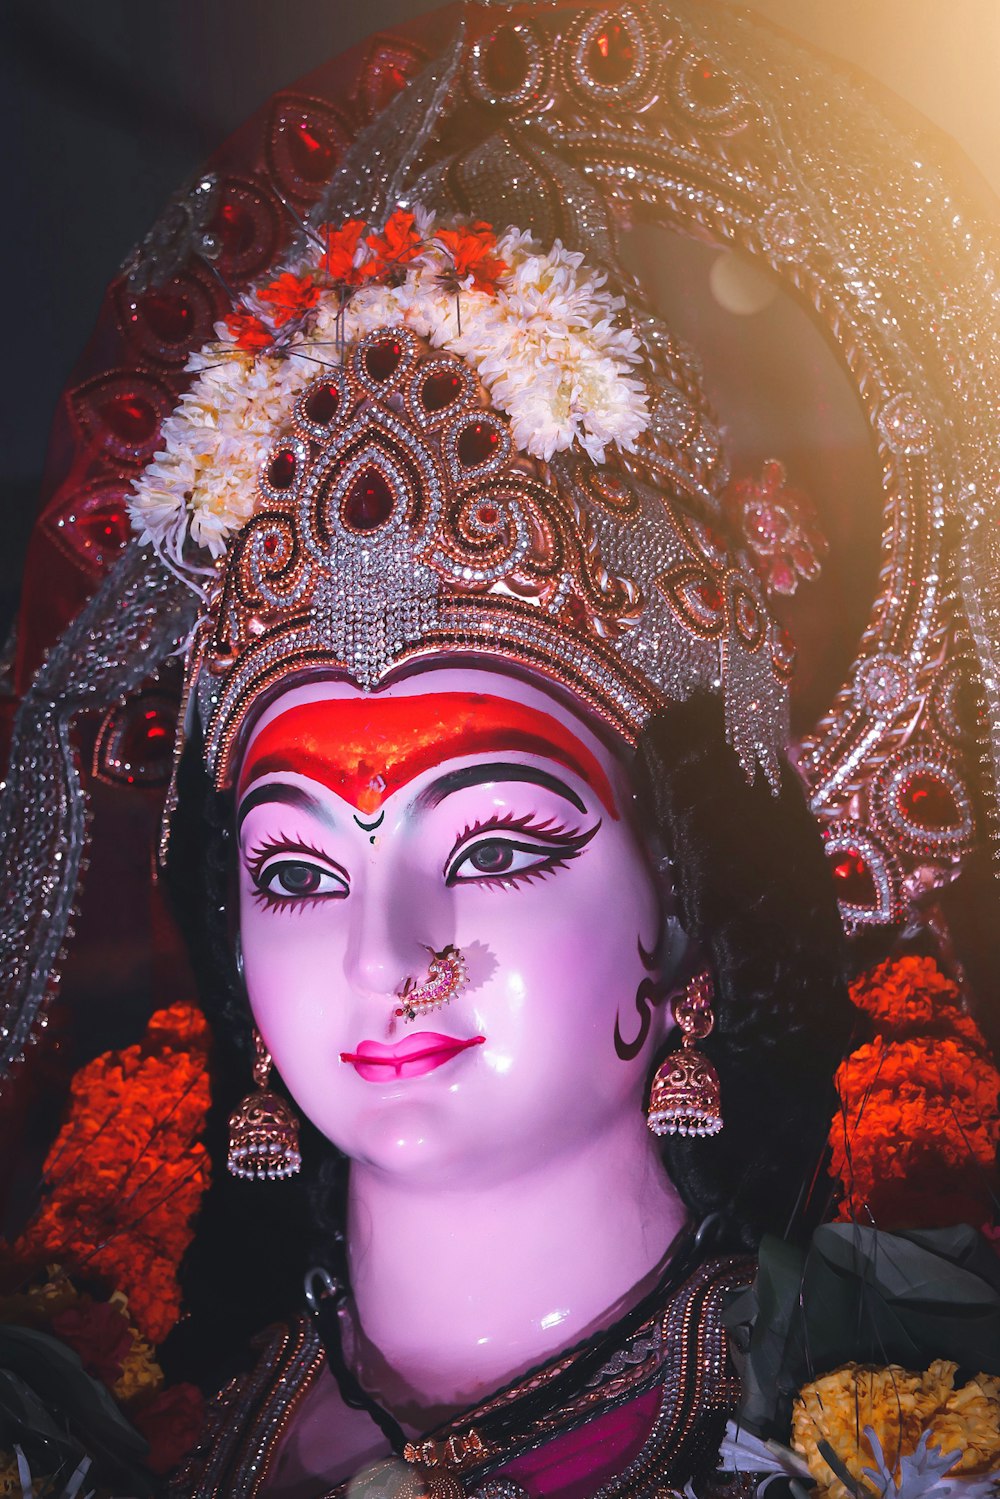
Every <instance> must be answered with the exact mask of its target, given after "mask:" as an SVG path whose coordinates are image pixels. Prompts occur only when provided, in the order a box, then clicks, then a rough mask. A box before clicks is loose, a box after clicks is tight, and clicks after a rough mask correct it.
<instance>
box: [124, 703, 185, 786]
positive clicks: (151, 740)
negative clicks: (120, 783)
mask: <svg viewBox="0 0 1000 1499" xmlns="http://www.w3.org/2000/svg"><path fill="white" fill-rule="evenodd" d="M175 731H176V720H175V719H174V718H173V717H172V715H171V714H169V713H167V712H165V711H164V709H162V708H154V707H147V708H143V709H142V710H141V711H140V712H139V713H136V714H133V715H132V716H131V717H130V719H129V721H128V724H127V726H126V728H125V731H124V733H123V734H122V736H121V738H120V740H119V741H118V744H117V745H116V750H117V754H116V757H115V758H116V760H117V763H118V767H119V770H120V771H124V772H125V775H124V779H125V781H126V782H127V783H128V784H129V785H134V784H135V782H136V780H137V779H140V778H141V779H142V780H143V781H155V780H159V779H160V777H161V776H162V775H163V774H164V773H165V772H167V771H169V768H170V751H171V747H172V745H173V742H174V733H175ZM136 772H138V773H139V774H138V776H137V775H136Z"/></svg>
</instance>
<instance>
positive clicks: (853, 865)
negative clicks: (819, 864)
mask: <svg viewBox="0 0 1000 1499" xmlns="http://www.w3.org/2000/svg"><path fill="white" fill-rule="evenodd" d="M833 878H834V883H835V886H836V890H837V899H838V900H841V901H843V902H844V903H845V905H849V906H870V907H872V908H874V907H875V906H876V905H877V904H878V891H877V890H876V889H875V877H874V875H873V874H872V872H871V869H870V868H869V867H868V863H867V861H866V860H865V858H864V857H863V855H862V854H861V853H860V852H859V850H858V849H856V848H846V849H842V850H840V851H839V852H838V853H836V854H835V855H834V858H833Z"/></svg>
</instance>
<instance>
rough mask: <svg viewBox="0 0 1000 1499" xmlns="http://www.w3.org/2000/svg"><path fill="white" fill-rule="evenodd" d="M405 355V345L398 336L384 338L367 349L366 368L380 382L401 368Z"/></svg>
mask: <svg viewBox="0 0 1000 1499" xmlns="http://www.w3.org/2000/svg"><path fill="white" fill-rule="evenodd" d="M402 357H403V345H402V344H401V343H400V342H399V340H398V339H396V338H383V339H381V340H380V341H379V342H378V343H376V344H372V346H371V348H370V349H366V350H365V369H366V370H367V371H368V374H369V376H370V377H371V379H372V380H375V381H377V382H378V383H379V384H381V383H382V381H383V380H388V379H390V378H391V376H392V375H394V374H395V373H396V370H397V369H398V368H399V361H400V360H401V359H402Z"/></svg>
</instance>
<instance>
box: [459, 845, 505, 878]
mask: <svg viewBox="0 0 1000 1499" xmlns="http://www.w3.org/2000/svg"><path fill="white" fill-rule="evenodd" d="M466 862H467V863H469V864H470V865H471V866H472V868H473V869H475V870H477V871H478V872H479V873H480V874H506V873H507V871H508V870H509V869H510V867H511V865H512V864H513V862H514V850H513V849H512V848H511V846H510V844H509V843H480V844H478V845H477V847H476V848H474V849H471V850H470V852H469V853H468V854H467V855H466Z"/></svg>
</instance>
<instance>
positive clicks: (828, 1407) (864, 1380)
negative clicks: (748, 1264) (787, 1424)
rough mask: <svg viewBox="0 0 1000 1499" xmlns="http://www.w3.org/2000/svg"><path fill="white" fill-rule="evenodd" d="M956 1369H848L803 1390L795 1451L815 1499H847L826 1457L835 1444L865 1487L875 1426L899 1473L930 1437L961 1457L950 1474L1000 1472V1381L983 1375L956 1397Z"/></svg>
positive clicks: (940, 1363)
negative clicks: (868, 1431)
mask: <svg viewBox="0 0 1000 1499" xmlns="http://www.w3.org/2000/svg"><path fill="white" fill-rule="evenodd" d="M957 1367H958V1365H957V1364H952V1363H948V1362H947V1361H946V1360H945V1359H936V1360H935V1362H934V1363H933V1364H931V1366H930V1368H929V1369H927V1370H925V1371H924V1372H923V1373H918V1372H913V1371H911V1370H908V1369H901V1368H900V1367H899V1366H898V1365H897V1364H890V1366H889V1367H888V1368H887V1369H873V1368H868V1367H865V1366H863V1365H858V1364H845V1365H844V1367H843V1368H842V1369H835V1370H834V1371H833V1373H832V1374H827V1375H824V1377H823V1378H822V1379H817V1380H814V1381H813V1382H812V1383H811V1384H807V1385H804V1386H803V1387H802V1389H801V1390H800V1391H799V1395H798V1399H797V1400H796V1402H795V1407H794V1410H793V1413H792V1447H793V1448H794V1450H795V1451H796V1452H797V1453H798V1454H799V1456H800V1457H802V1458H804V1459H805V1462H806V1463H807V1464H808V1467H809V1471H810V1473H811V1474H812V1475H813V1477H814V1478H815V1479H816V1482H817V1484H818V1489H817V1493H816V1496H815V1499H848V1495H847V1490H846V1489H845V1488H844V1485H843V1484H842V1483H840V1482H839V1480H838V1479H837V1478H836V1477H835V1476H834V1474H833V1471H832V1469H831V1468H830V1466H829V1464H828V1463H827V1462H826V1459H825V1458H824V1457H823V1455H822V1453H821V1452H820V1450H819V1446H820V1443H821V1442H825V1443H828V1444H829V1445H830V1447H832V1449H833V1451H834V1452H835V1453H836V1455H837V1456H838V1457H839V1458H840V1460H841V1462H842V1463H843V1464H844V1466H845V1467H846V1468H847V1469H848V1470H849V1471H850V1473H851V1474H852V1476H853V1477H854V1478H856V1479H858V1481H859V1482H862V1483H863V1482H864V1480H863V1478H862V1469H863V1468H866V1467H871V1466H872V1464H873V1460H874V1454H873V1452H872V1450H871V1447H870V1446H869V1444H868V1441H867V1439H866V1437H865V1435H864V1428H865V1427H866V1426H871V1427H872V1428H873V1429H874V1431H875V1434H876V1436H877V1437H878V1439H879V1441H880V1442H881V1443H882V1448H883V1450H884V1452H885V1459H886V1463H887V1465H888V1466H889V1467H891V1468H892V1469H894V1470H898V1464H899V1459H900V1458H901V1457H908V1456H910V1455H911V1454H912V1453H913V1452H914V1451H915V1450H916V1447H917V1444H918V1442H919V1441H920V1438H921V1436H922V1434H923V1433H924V1431H926V1430H929V1431H930V1433H931V1436H930V1445H931V1446H932V1447H936V1448H937V1449H938V1450H939V1451H940V1452H955V1453H958V1454H960V1456H958V1457H957V1458H956V1461H955V1463H954V1464H953V1465H952V1467H951V1468H950V1469H949V1472H951V1473H962V1474H964V1475H965V1476H967V1477H972V1476H974V1475H982V1474H987V1473H991V1472H993V1471H995V1468H996V1464H997V1461H998V1460H1000V1380H998V1379H993V1378H991V1377H989V1376H988V1375H986V1374H980V1375H978V1376H977V1377H976V1378H975V1379H974V1380H971V1381H970V1382H969V1383H968V1384H967V1385H963V1387H962V1388H961V1389H960V1390H956V1389H955V1387H954V1385H955V1371H956V1369H957Z"/></svg>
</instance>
